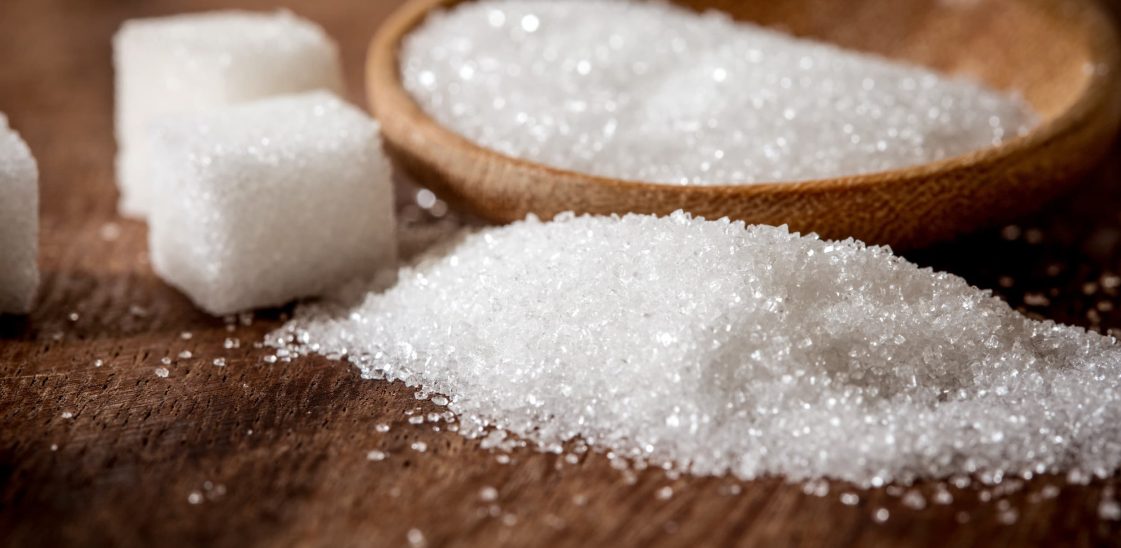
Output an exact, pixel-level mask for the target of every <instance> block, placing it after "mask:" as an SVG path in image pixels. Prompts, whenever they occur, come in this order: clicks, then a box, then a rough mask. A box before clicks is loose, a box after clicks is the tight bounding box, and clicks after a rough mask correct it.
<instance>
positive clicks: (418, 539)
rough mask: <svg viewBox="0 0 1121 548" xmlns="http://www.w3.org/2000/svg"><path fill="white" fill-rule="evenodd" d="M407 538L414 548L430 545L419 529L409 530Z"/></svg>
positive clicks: (406, 534)
mask: <svg viewBox="0 0 1121 548" xmlns="http://www.w3.org/2000/svg"><path fill="white" fill-rule="evenodd" d="M405 538H406V539H407V540H408V541H409V546H412V547H413V548H420V547H422V546H427V545H428V543H427V542H426V541H425V540H424V533H423V532H421V530H420V529H417V528H415V527H414V528H412V529H409V531H408V532H407V533H405Z"/></svg>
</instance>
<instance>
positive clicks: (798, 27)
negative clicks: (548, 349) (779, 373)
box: [367, 0, 1121, 248]
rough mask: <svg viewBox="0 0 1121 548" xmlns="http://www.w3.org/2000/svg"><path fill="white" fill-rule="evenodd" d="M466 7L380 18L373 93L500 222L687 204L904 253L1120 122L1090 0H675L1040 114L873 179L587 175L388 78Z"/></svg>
mask: <svg viewBox="0 0 1121 548" xmlns="http://www.w3.org/2000/svg"><path fill="white" fill-rule="evenodd" d="M463 1H464V0H412V1H410V2H407V3H406V5H405V7H404V8H403V9H402V10H401V11H400V12H398V13H396V14H395V15H394V16H393V17H392V18H391V19H390V20H389V21H388V22H387V24H386V25H385V27H384V28H383V29H382V31H381V32H379V33H378V35H377V37H376V38H375V39H374V40H373V41H372V43H371V46H370V57H369V58H370V61H369V66H368V68H367V72H368V76H367V82H368V86H369V95H370V102H371V105H372V107H373V110H374V112H375V113H376V114H377V115H378V117H379V118H380V119H381V121H382V127H383V131H384V133H385V136H386V140H387V142H388V143H389V145H390V152H391V154H392V155H393V156H394V157H395V159H396V160H397V161H398V163H399V164H400V165H401V166H402V167H403V168H404V169H405V170H406V171H408V172H409V173H410V174H412V175H413V176H415V177H416V178H418V179H420V180H424V181H427V182H428V183H429V184H431V185H433V186H435V187H437V188H439V189H440V190H441V191H442V193H443V194H444V195H446V196H448V197H449V198H450V199H452V200H453V201H454V202H455V203H456V204H458V205H460V206H461V207H463V208H466V209H468V210H470V211H472V212H474V213H476V214H478V215H480V216H482V217H484V218H487V219H490V220H493V221H498V222H509V221H513V220H516V219H521V218H524V217H525V215H526V214H527V213H535V214H537V215H539V216H542V217H545V218H549V217H552V216H554V215H556V214H557V213H561V212H564V211H575V212H577V213H597V214H608V213H627V212H639V213H656V214H668V213H671V212H673V211H674V210H677V209H685V210H687V211H690V212H692V213H694V214H697V215H701V216H704V217H707V218H712V219H715V218H720V217H724V216H728V217H731V218H733V219H743V220H746V221H748V222H753V223H766V224H788V225H790V227H791V228H792V229H794V230H797V231H800V232H817V233H819V234H821V235H823V236H826V237H831V238H844V237H848V236H855V237H857V238H859V239H862V240H864V241H867V242H872V243H881V244H890V245H893V246H896V247H900V248H904V247H908V248H913V247H918V246H922V245H928V244H930V243H932V242H936V241H940V240H945V239H948V238H951V237H953V236H956V235H959V234H964V233H966V232H969V231H972V230H975V229H977V228H979V227H983V226H991V225H992V224H994V223H996V222H999V221H1002V220H1007V219H1010V218H1012V217H1015V216H1017V215H1022V214H1025V213H1027V212H1030V211H1034V210H1035V209H1037V208H1038V207H1039V206H1040V205H1041V204H1042V203H1045V202H1046V201H1048V200H1050V199H1053V198H1054V197H1055V196H1057V195H1059V194H1060V193H1062V192H1063V191H1064V190H1066V189H1068V188H1069V186H1070V185H1071V184H1073V183H1075V182H1077V181H1078V180H1079V179H1080V178H1081V177H1082V176H1084V175H1085V174H1086V172H1087V171H1088V170H1089V169H1090V168H1091V167H1092V166H1093V165H1094V164H1095V163H1096V162H1097V161H1098V160H1099V159H1100V158H1101V157H1102V155H1103V154H1104V153H1105V152H1106V151H1107V150H1108V146H1109V143H1110V140H1111V137H1112V135H1113V134H1114V133H1115V132H1116V130H1117V127H1118V124H1119V123H1121V81H1119V80H1118V79H1117V78H1116V75H1117V73H1118V72H1119V71H1121V52H1119V50H1118V43H1117V37H1116V33H1115V30H1114V29H1113V28H1112V26H1111V25H1110V19H1109V18H1108V17H1107V16H1106V14H1105V12H1103V11H1102V10H1101V9H1100V8H1099V7H1098V5H1097V3H1096V1H1095V0H988V1H986V2H946V1H944V0H907V1H906V2H882V1H878V0H844V1H834V2H820V1H817V0H786V1H783V2H768V1H754V2H743V1H727V0H689V1H681V2H679V3H683V4H685V5H688V6H691V7H694V8H702V9H703V8H718V9H721V10H723V11H725V12H727V13H730V14H733V15H734V16H736V17H737V18H741V19H745V20H750V21H756V22H760V23H764V24H767V25H772V26H779V27H783V28H786V29H789V30H791V31H792V32H794V33H796V34H799V35H804V36H809V37H815V38H819V39H824V40H827V41H830V42H834V43H839V44H841V45H844V46H848V47H852V48H855V49H860V50H864V51H869V52H872V53H877V54H881V55H885V56H888V57H892V58H898V59H903V60H907V61H910V62H914V63H919V64H923V65H927V66H930V67H934V68H937V69H941V70H944V71H947V72H950V73H954V74H959V75H968V76H970V77H973V78H976V79H979V80H981V81H983V82H986V83H988V84H989V85H991V86H994V87H997V88H1000V89H1013V90H1018V91H1020V92H1022V93H1023V95H1024V97H1025V99H1026V100H1027V101H1028V102H1029V103H1031V104H1032V106H1033V107H1034V108H1035V110H1036V111H1037V112H1039V113H1040V115H1041V116H1042V118H1043V121H1042V123H1041V124H1040V126H1039V127H1037V128H1035V129H1034V130H1032V132H1031V133H1030V134H1028V135H1026V136H1024V137H1022V138H1018V139H1013V140H1011V141H1009V142H1007V143H1005V144H1002V145H1001V146H999V147H994V148H991V149H985V150H981V151H977V152H974V153H970V154H967V155H964V156H959V157H955V158H951V159H948V160H945V161H941V162H936V163H931V164H926V165H922V166H917V167H913V168H905V169H898V170H892V171H887V172H883V173H874V174H868V175H859V176H851V177H840V178H834V179H821V180H815V181H806V182H798V183H783V182H776V183H763V184H755V185H734V184H732V185H714V186H708V185H697V186H677V185H660V184H650V183H643V182H636V181H624V180H619V179H613V178H607V177H596V176H591V175H587V174H584V173H579V172H574V171H568V170H563V169H556V168H552V167H548V166H545V165H543V164H539V163H535V162H531V161H526V160H521V159H516V158H513V157H510V156H506V155H503V154H499V153H497V152H494V151H491V150H488V149H486V148H483V147H480V146H478V145H476V144H474V143H472V142H470V141H469V140H467V139H465V138H463V137H461V136H459V135H458V134H456V133H454V132H452V131H451V130H448V129H446V128H444V127H443V126H441V125H440V124H439V123H438V122H436V121H435V120H433V119H432V118H431V117H429V116H428V115H427V114H426V113H424V111H423V110H422V109H421V108H420V107H419V106H418V105H417V104H416V102H415V101H413V99H412V97H411V96H410V95H409V93H408V91H406V90H405V89H404V85H403V84H402V83H401V79H400V76H399V71H398V59H397V54H398V50H399V49H400V44H401V42H402V39H403V37H404V36H405V35H407V34H408V33H409V32H410V31H411V30H412V29H414V28H415V27H416V26H417V25H419V24H420V23H421V22H423V21H424V18H425V17H426V15H427V14H428V13H429V12H431V11H432V10H434V9H440V8H443V7H447V6H450V5H454V4H459V3H461V2H463ZM1026 36H1032V37H1041V38H1040V39H1024V37H1026ZM1042 37H1046V38H1042ZM1087 66H1094V67H1098V69H1099V70H1100V72H1087V71H1086V67H1087Z"/></svg>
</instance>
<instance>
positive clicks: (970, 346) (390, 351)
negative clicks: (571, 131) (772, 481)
mask: <svg viewBox="0 0 1121 548" xmlns="http://www.w3.org/2000/svg"><path fill="white" fill-rule="evenodd" d="M445 253H446V254H444V255H440V256H431V257H429V258H428V259H426V260H424V261H422V262H421V263H419V264H418V265H417V266H416V267H415V268H406V269H403V270H402V271H401V273H400V279H399V282H398V285H397V286H396V287H394V288H393V289H390V290H389V291H387V292H385V293H382V294H376V293H371V294H369V295H367V296H365V298H364V301H363V302H361V303H359V304H357V305H354V306H353V307H352V308H347V307H345V306H342V305H334V306H332V305H326V304H325V305H320V306H318V307H305V308H304V309H302V310H301V311H300V312H299V313H298V314H297V318H296V319H295V320H294V321H293V322H291V323H290V324H289V325H287V326H286V327H285V328H283V329H282V330H281V331H279V332H277V333H274V334H272V335H270V337H269V340H270V342H271V344H273V345H276V346H282V347H285V349H286V350H287V351H298V352H302V353H311V352H316V353H320V354H324V355H328V356H335V357H337V356H340V355H345V356H347V357H348V359H349V360H350V361H352V362H353V363H355V364H357V365H358V366H359V367H360V368H361V370H362V373H363V375H364V376H365V377H367V378H370V379H390V380H401V381H404V382H405V383H407V384H409V385H412V386H420V387H422V393H428V394H437V393H438V394H442V395H443V396H446V397H447V402H448V407H449V408H450V409H451V410H452V411H454V412H455V413H457V414H458V415H459V420H460V430H459V431H460V432H461V433H462V434H464V435H466V436H468V437H482V436H486V439H485V440H484V443H483V445H484V446H485V447H505V446H508V445H507V444H506V442H507V441H508V440H509V439H513V438H508V437H507V436H506V433H509V434H515V435H517V436H519V437H520V439H522V440H527V441H528V442H530V443H531V444H536V445H537V446H538V447H539V448H540V449H541V450H545V451H555V452H560V451H562V450H564V447H565V444H566V443H568V442H575V443H576V444H577V446H582V445H583V444H587V445H589V446H591V447H593V448H595V449H598V450H606V451H610V452H612V453H613V454H614V455H616V456H617V457H620V458H624V457H625V458H627V459H630V460H631V462H642V463H646V464H657V465H664V466H667V467H668V468H672V469H675V470H680V471H689V472H692V473H696V474H722V473H732V474H735V475H737V476H739V477H741V478H745V479H747V478H755V477H759V476H762V475H767V474H782V475H785V476H787V477H788V478H791V479H806V478H817V477H833V478H839V479H844V480H850V481H852V482H855V483H857V484H860V485H865V486H878V485H882V484H885V483H889V482H891V481H899V482H903V483H909V482H911V481H913V480H915V479H916V478H919V477H948V476H951V475H960V474H975V475H976V477H977V478H979V479H980V480H981V481H983V482H989V483H999V482H1000V481H1001V480H1002V478H1006V477H1012V476H1025V477H1027V476H1031V475H1033V474H1039V473H1045V472H1060V471H1071V470H1074V471H1075V472H1074V474H1075V475H1077V476H1079V477H1089V476H1090V475H1097V476H1104V475H1106V474H1109V473H1111V472H1112V471H1113V470H1115V469H1116V468H1117V467H1118V464H1119V463H1121V347H1119V346H1118V345H1117V344H1116V342H1115V340H1114V339H1112V338H1109V337H1104V336H1101V335H1097V334H1093V333H1087V332H1085V331H1084V330H1082V329H1079V328H1075V327H1067V326H1061V325H1056V324H1054V323H1052V322H1040V321H1034V320H1030V319H1028V318H1026V317H1024V316H1022V315H1020V314H1018V313H1016V312H1015V311H1013V310H1011V309H1010V308H1009V307H1008V306H1007V305H1006V304H1005V303H1004V302H1002V301H1000V300H999V299H997V298H995V297H993V296H992V295H991V294H990V293H989V292H988V291H982V290H979V289H976V288H974V287H971V286H969V285H968V284H967V283H966V282H965V281H964V280H962V279H960V278H958V277H956V276H953V275H950V274H944V273H935V272H932V271H930V270H929V269H920V268H918V267H916V266H915V265H913V264H911V263H908V262H907V261H905V260H903V259H901V258H899V257H897V256H894V255H892V253H891V252H890V251H889V250H888V249H885V248H878V247H865V246H864V245H863V244H860V243H859V242H854V241H851V240H849V241H844V242H830V241H824V240H821V239H819V238H817V237H813V236H809V237H801V236H798V235H797V234H790V233H788V232H787V231H786V230H785V229H783V228H774V227H766V226H744V225H743V224H742V223H738V222H735V223H733V222H729V221H727V220H721V221H704V220H700V219H693V218H691V217H689V216H688V215H686V214H683V213H676V214H674V215H672V216H669V217H663V218H655V217H650V216H640V215H628V216H626V217H623V218H607V217H573V216H562V217H560V218H558V219H557V220H556V221H554V222H549V223H543V222H540V221H538V220H536V219H532V218H531V219H529V220H526V221H524V222H520V223H515V224H513V225H510V226H507V227H502V228H493V229H486V230H483V231H480V232H478V233H475V234H473V235H470V236H467V237H466V238H465V239H464V240H463V241H462V242H461V243H460V244H459V245H458V246H456V247H453V248H451V249H450V251H446V252H445ZM495 429H499V430H497V431H495ZM578 449H579V447H578Z"/></svg>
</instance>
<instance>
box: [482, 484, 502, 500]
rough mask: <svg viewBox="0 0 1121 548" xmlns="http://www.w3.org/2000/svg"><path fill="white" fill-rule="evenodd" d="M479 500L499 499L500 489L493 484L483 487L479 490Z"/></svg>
mask: <svg viewBox="0 0 1121 548" xmlns="http://www.w3.org/2000/svg"><path fill="white" fill-rule="evenodd" d="M479 500H481V501H483V502H494V501H495V500H498V489H495V488H494V487H491V486H489V485H488V486H486V487H483V488H482V489H480V490H479Z"/></svg>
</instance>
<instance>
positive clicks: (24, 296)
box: [0, 113, 39, 314]
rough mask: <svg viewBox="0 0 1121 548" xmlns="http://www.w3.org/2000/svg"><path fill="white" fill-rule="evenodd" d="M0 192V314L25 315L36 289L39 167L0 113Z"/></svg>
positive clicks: (37, 281) (6, 119)
mask: <svg viewBox="0 0 1121 548" xmlns="http://www.w3.org/2000/svg"><path fill="white" fill-rule="evenodd" d="M0 192H2V193H3V195H4V197H3V198H0V314H26V313H28V312H30V311H31V305H32V304H33V301H34V299H35V291H36V290H37V289H38V287H39V265H38V262H37V260H38V254H39V168H38V166H37V165H36V164H35V158H34V157H33V156H32V155H31V149H29V148H28V147H27V143H25V142H24V141H23V139H21V138H20V136H19V134H17V133H16V132H15V130H13V129H11V128H10V127H8V118H7V117H6V116H4V115H3V114H2V113H0Z"/></svg>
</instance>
